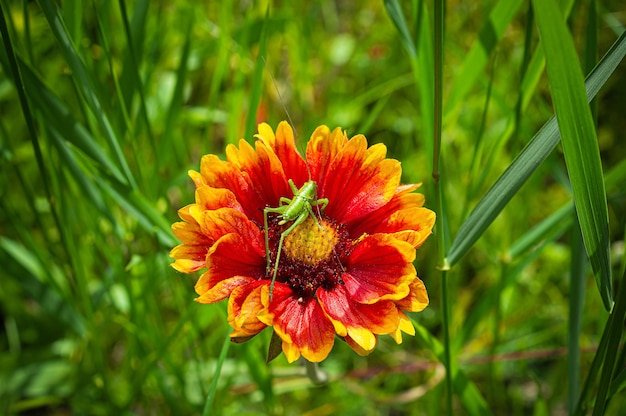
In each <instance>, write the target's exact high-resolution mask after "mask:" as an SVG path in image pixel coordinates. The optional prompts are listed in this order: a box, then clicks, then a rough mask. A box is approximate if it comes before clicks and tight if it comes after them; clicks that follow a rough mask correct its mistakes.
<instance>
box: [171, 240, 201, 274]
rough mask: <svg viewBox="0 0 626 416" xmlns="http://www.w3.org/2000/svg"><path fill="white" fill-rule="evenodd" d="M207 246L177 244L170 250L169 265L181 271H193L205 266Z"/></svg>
mask: <svg viewBox="0 0 626 416" xmlns="http://www.w3.org/2000/svg"><path fill="white" fill-rule="evenodd" d="M208 252H209V247H208V246H202V245H189V244H179V245H177V246H176V247H174V248H173V249H172V250H171V251H170V257H171V258H173V259H174V260H175V261H174V263H172V264H171V266H172V267H173V268H174V269H176V270H177V271H179V272H181V273H194V272H197V271H198V270H201V269H204V268H205V267H206V255H207V253H208Z"/></svg>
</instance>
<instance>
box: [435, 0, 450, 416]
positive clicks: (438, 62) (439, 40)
mask: <svg viewBox="0 0 626 416" xmlns="http://www.w3.org/2000/svg"><path fill="white" fill-rule="evenodd" d="M434 8H435V20H434V23H435V27H434V32H435V33H434V51H435V54H434V58H435V59H434V75H435V77H434V81H435V91H434V107H435V108H434V118H435V120H434V129H433V132H434V137H433V181H434V185H435V204H436V212H437V225H436V227H437V228H436V233H437V252H438V254H437V256H438V263H439V268H440V270H441V308H442V310H443V311H442V312H443V313H442V318H441V319H442V326H443V348H444V355H445V360H444V361H445V362H444V363H443V364H444V365H445V367H446V387H447V388H446V398H447V403H448V414H449V415H451V414H452V374H453V371H452V357H451V353H450V313H449V307H450V306H449V295H448V272H447V270H448V269H449V266H448V264H447V259H446V241H445V213H444V212H443V187H442V185H441V181H440V179H441V171H440V167H439V162H440V160H441V128H442V114H443V103H442V101H443V87H442V82H443V41H444V19H445V0H436V1H435V3H434Z"/></svg>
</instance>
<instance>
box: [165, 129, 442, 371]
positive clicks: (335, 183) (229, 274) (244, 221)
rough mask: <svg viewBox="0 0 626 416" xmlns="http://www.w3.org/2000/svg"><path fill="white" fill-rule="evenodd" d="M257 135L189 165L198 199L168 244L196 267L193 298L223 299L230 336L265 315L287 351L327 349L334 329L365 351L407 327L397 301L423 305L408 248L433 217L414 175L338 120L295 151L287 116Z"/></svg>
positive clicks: (179, 259)
mask: <svg viewBox="0 0 626 416" xmlns="http://www.w3.org/2000/svg"><path fill="white" fill-rule="evenodd" d="M255 137H256V138H257V141H256V142H255V144H254V147H253V146H252V145H250V144H248V143H247V142H246V141H244V140H241V141H240V143H239V146H238V147H236V146H234V145H229V146H228V147H227V148H226V160H220V159H219V158H218V157H217V156H215V155H206V156H204V157H203V158H202V161H201V164H200V172H196V171H190V172H189V175H190V177H191V178H192V180H193V182H194V184H195V186H196V194H195V203H193V204H190V205H188V206H186V207H184V208H182V209H180V210H179V216H180V218H181V219H182V221H181V222H177V223H175V224H174V225H173V226H172V230H173V231H174V233H175V235H176V236H177V237H178V238H179V239H180V240H181V241H182V244H180V245H178V246H177V247H175V248H174V249H173V250H172V251H171V252H170V255H171V256H172V257H173V258H174V260H175V261H174V263H173V264H172V266H173V267H174V268H175V269H176V270H178V271H181V272H184V273H193V272H195V271H199V270H203V273H202V275H201V276H200V278H199V280H198V282H197V283H196V286H195V290H196V292H197V293H198V295H199V296H198V298H197V299H196V301H197V302H200V303H215V302H219V301H221V300H224V299H228V323H229V324H230V325H231V326H232V327H233V329H234V330H233V332H232V333H231V339H233V340H234V341H238V342H243V341H245V340H248V339H250V338H251V337H252V336H254V335H256V334H257V333H259V332H260V331H262V330H263V329H265V328H266V327H268V326H269V327H272V328H273V330H274V332H275V336H276V337H275V339H277V340H278V344H277V345H278V347H279V350H280V349H282V352H284V353H285V356H286V358H287V360H288V361H289V362H293V361H295V360H296V359H298V358H299V357H300V356H302V357H304V358H305V359H306V360H308V361H310V362H319V361H322V360H324V359H325V358H326V357H327V356H328V354H329V353H330V351H331V350H332V347H333V344H334V340H335V337H336V336H337V337H338V338H339V339H341V340H343V341H345V342H346V343H347V344H348V345H350V347H352V348H353V349H354V350H355V351H356V352H357V353H358V354H361V355H365V354H369V353H370V352H371V351H373V350H374V348H375V347H376V345H377V342H378V337H379V336H380V335H390V336H391V337H392V338H393V339H394V340H395V341H396V342H397V343H401V342H402V335H401V334H402V332H405V333H408V334H414V331H415V330H414V328H413V325H412V323H411V321H410V320H409V318H408V316H407V315H406V312H417V311H421V310H422V309H424V308H425V307H426V306H427V305H428V295H427V292H426V288H425V287H424V284H423V283H422V281H421V280H420V279H419V278H418V277H417V274H416V271H415V267H414V266H413V261H414V260H415V250H416V249H417V248H418V247H419V246H421V245H422V243H423V242H424V241H425V240H426V238H427V237H428V236H429V235H430V234H431V229H432V227H433V225H434V222H435V214H434V213H433V212H432V211H431V210H429V209H427V208H424V206H423V204H424V197H423V195H421V194H418V193H415V192H413V191H414V190H416V189H417V188H418V187H419V186H420V185H419V184H414V185H401V184H400V176H401V173H402V170H401V167H400V162H398V161H397V160H393V159H389V158H387V157H386V148H385V146H384V145H382V144H376V145H373V146H369V147H368V145H367V140H366V139H365V137H364V136H363V135H356V136H354V137H352V138H348V137H347V135H346V133H345V132H344V131H342V130H341V129H339V128H337V129H334V130H332V131H331V130H330V129H329V128H328V127H326V126H319V127H318V128H317V129H315V131H314V132H313V133H312V135H311V139H310V140H309V142H308V144H307V148H306V152H305V156H304V157H303V156H301V154H300V153H299V152H298V150H297V148H296V146H295V139H294V135H293V130H292V129H291V127H290V126H289V124H287V123H286V122H282V123H280V124H279V125H278V128H277V129H276V131H274V130H273V129H272V128H271V127H270V126H269V125H267V124H260V125H259V131H258V134H257V135H256V136H255Z"/></svg>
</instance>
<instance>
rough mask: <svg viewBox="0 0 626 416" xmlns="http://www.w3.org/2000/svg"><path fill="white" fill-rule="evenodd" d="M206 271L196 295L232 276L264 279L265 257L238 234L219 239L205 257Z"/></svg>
mask: <svg viewBox="0 0 626 416" xmlns="http://www.w3.org/2000/svg"><path fill="white" fill-rule="evenodd" d="M207 266H208V268H209V269H208V270H207V271H206V273H204V274H203V275H202V276H201V278H200V280H198V283H197V284H196V286H195V289H196V293H198V294H199V295H203V294H204V293H205V292H207V291H208V290H210V289H211V288H213V287H214V286H215V285H217V284H218V283H219V282H220V281H222V280H226V279H228V278H231V277H234V276H245V277H249V278H252V279H255V280H261V279H263V278H264V277H265V255H264V253H263V252H260V251H259V250H258V247H254V246H253V245H251V244H250V241H248V240H244V239H243V238H242V236H240V235H239V234H234V233H232V234H227V235H225V236H223V237H221V238H220V239H219V240H218V241H217V242H216V243H215V244H213V246H212V247H211V249H210V250H209V254H208V255H207Z"/></svg>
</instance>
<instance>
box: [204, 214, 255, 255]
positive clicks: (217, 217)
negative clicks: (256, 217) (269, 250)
mask: <svg viewBox="0 0 626 416" xmlns="http://www.w3.org/2000/svg"><path fill="white" fill-rule="evenodd" d="M201 214H202V216H201V217H199V218H198V220H199V221H198V222H199V224H200V228H201V229H202V233H203V234H204V235H206V236H207V238H208V239H210V240H212V241H217V240H218V239H220V238H221V237H222V236H224V235H226V234H231V233H235V234H239V235H240V236H241V237H242V238H243V240H245V241H246V243H247V244H248V245H251V246H252V247H254V248H255V249H257V250H258V251H259V252H260V253H261V254H263V255H264V254H265V242H264V239H263V235H262V233H261V230H260V229H259V227H258V226H257V225H256V224H255V223H254V222H252V221H250V220H249V219H248V218H247V217H246V215H245V214H243V213H241V212H239V211H237V210H234V209H232V208H220V209H216V210H212V211H202V212H201Z"/></svg>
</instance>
